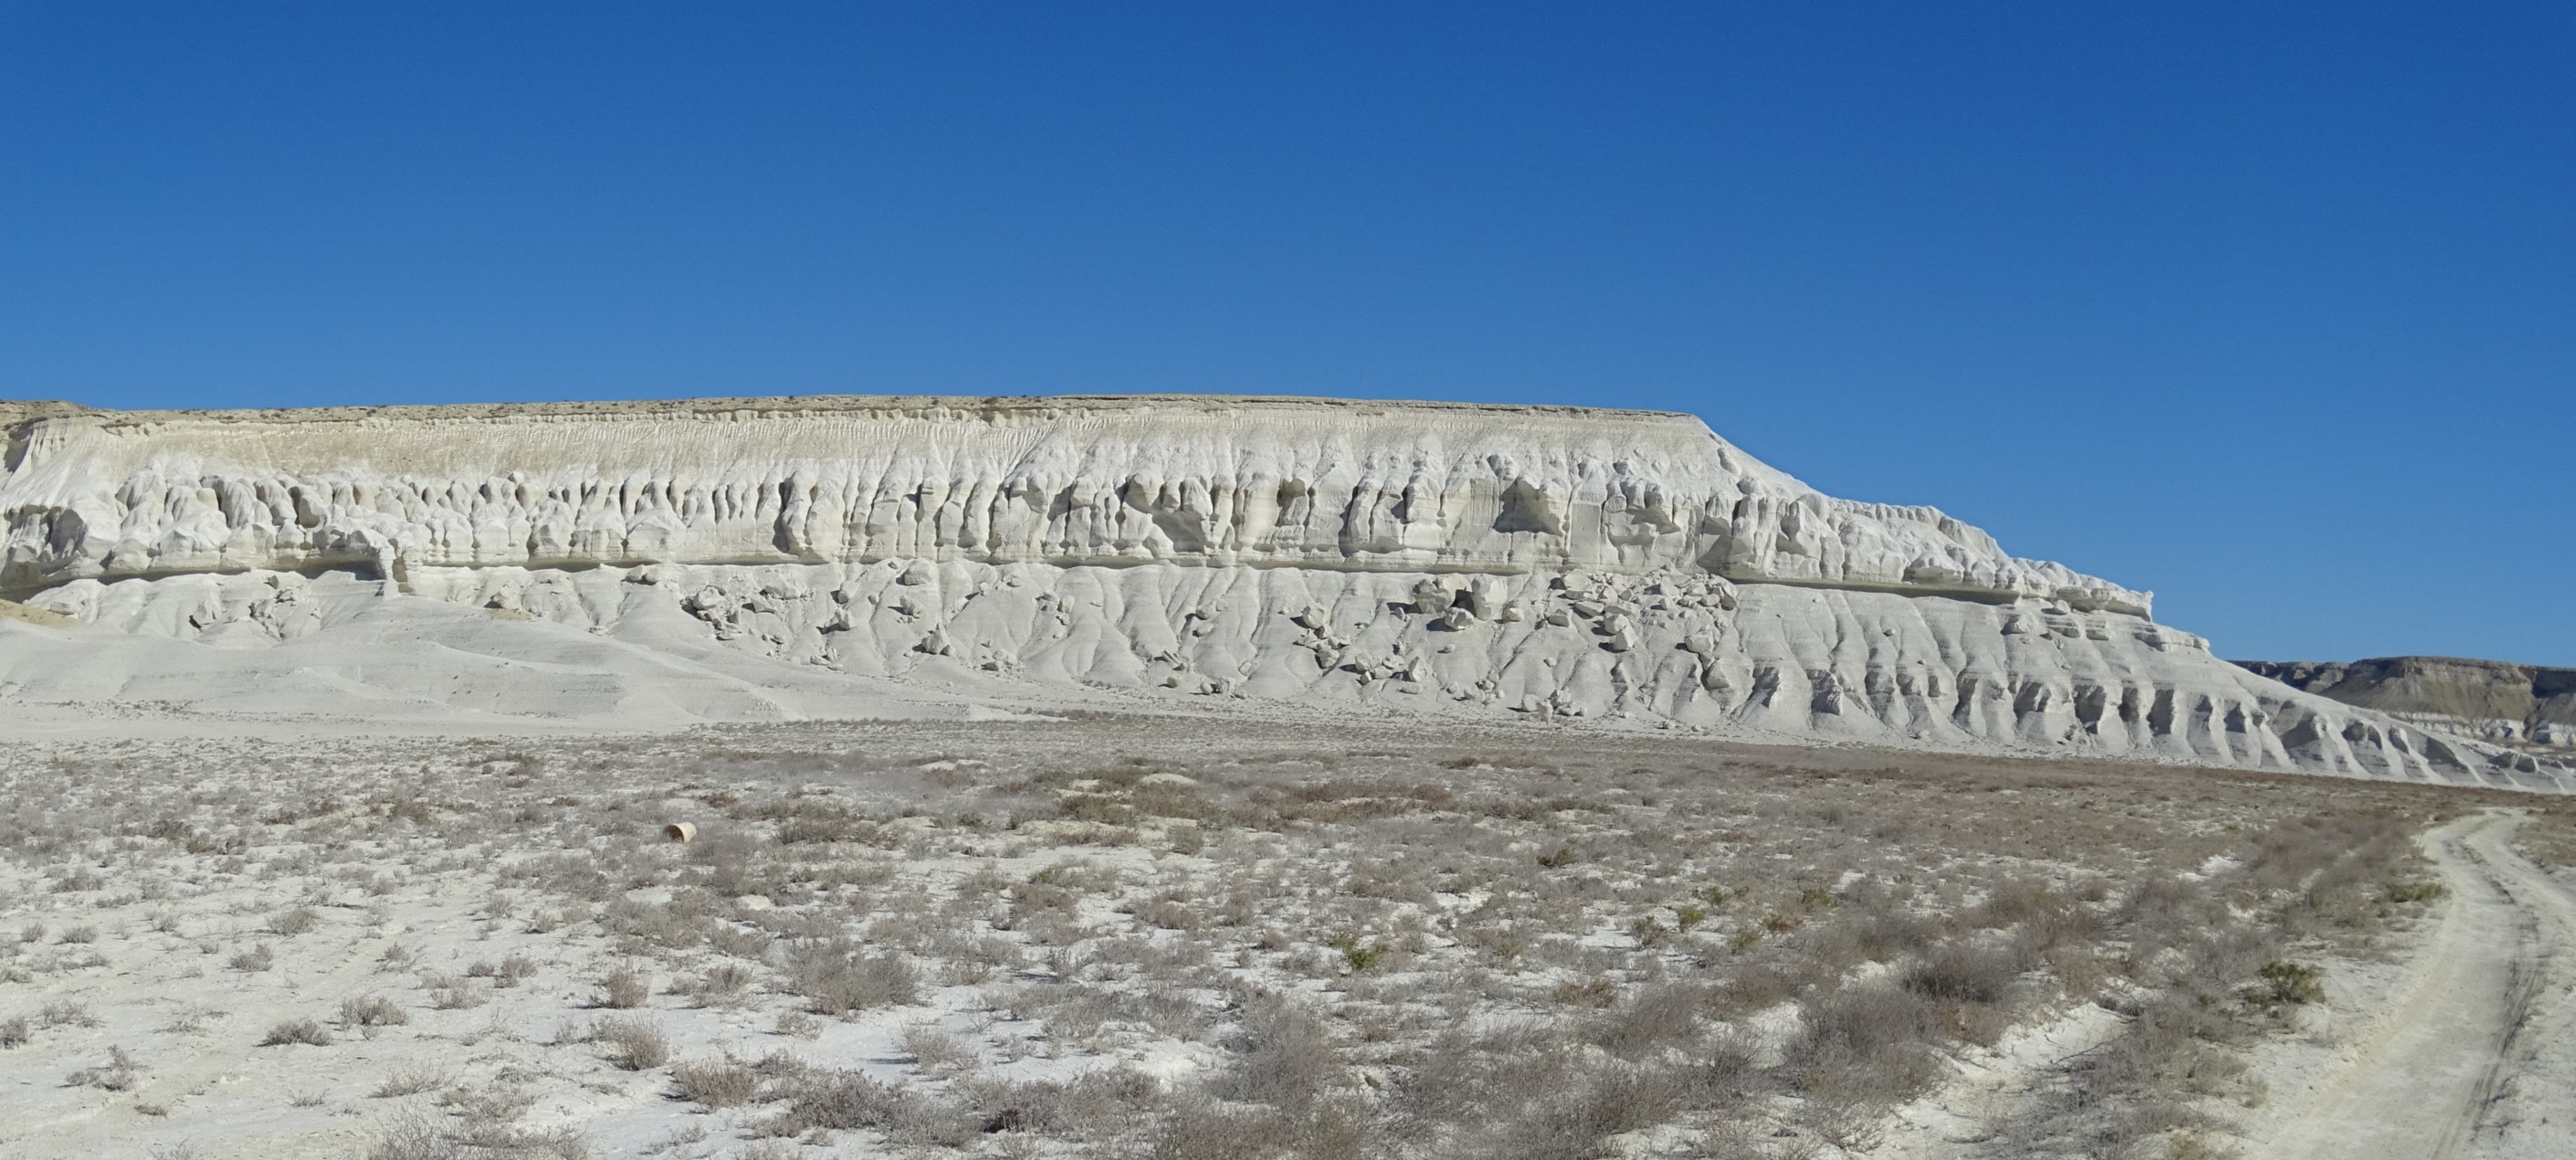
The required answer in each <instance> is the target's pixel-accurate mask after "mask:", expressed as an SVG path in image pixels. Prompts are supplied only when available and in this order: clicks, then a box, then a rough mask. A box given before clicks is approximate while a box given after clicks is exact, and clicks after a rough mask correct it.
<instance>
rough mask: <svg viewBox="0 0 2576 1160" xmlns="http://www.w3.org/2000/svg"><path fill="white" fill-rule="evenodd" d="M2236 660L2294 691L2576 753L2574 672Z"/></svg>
mask: <svg viewBox="0 0 2576 1160" xmlns="http://www.w3.org/2000/svg"><path fill="white" fill-rule="evenodd" d="M2236 663H2237V664H2239V665H2242V666H2244V668H2245V669H2246V670H2247V671H2249V672H2253V673H2256V674H2259V675H2262V676H2266V677H2270V678H2272V679H2273V680H2276V681H2279V682H2281V683H2282V684H2285V685H2288V686H2290V687H2291V688H2294V689H2303V690H2306V691H2307V692H2311V693H2316V694H2318V695H2320V696H2325V697H2331V698H2333V699H2335V700H2337V701H2341V702H2343V703H2345V704H2347V705H2360V706H2363V707H2365V708H2370V709H2377V710H2379V711H2381V712H2383V713H2387V714H2389V715H2391V716H2394V717H2399V718H2403V719H2407V720H2413V721H2417V722H2420V723H2422V724H2425V725H2429V726H2432V727H2433V728H2436V729H2441V730H2445V731H2449V732H2456V733H2462V734H2466V735H2468V736H2471V737H2483V738H2485V739H2487V740H2490V741H2497V742H2503V743H2506V744H2513V745H2526V746H2532V747H2536V748H2540V749H2543V750H2552V749H2576V669H2553V668H2547V667H2543V666H2540V665H2517V664H2510V663H2507V662H2504V661H2481V660H2469V659H2466V658H2462V657H2373V658H2371V659H2368V660H2359V661H2238V662H2236Z"/></svg>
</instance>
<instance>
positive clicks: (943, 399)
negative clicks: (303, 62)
mask: <svg viewBox="0 0 2576 1160" xmlns="http://www.w3.org/2000/svg"><path fill="white" fill-rule="evenodd" d="M1158 408H1161V409H1183V410H1194V411H1203V412H1222V411H1273V412H1306V413H1321V414H1336V413H1338V414H1346V415H1352V416H1368V415H1384V414H1392V413H1397V412H1433V413H1438V412H1450V413H1459V414H1481V415H1493V416H1525V417H1530V418H1541V417H1544V418H1552V419H1568V418H1589V419H1598V420H1606V421H1611V422H1639V421H1646V422H1655V421H1671V420H1684V421H1690V422H1697V421H1698V420H1697V417H1696V416H1693V415H1686V414H1683V413H1681V412H1677V411H1641V410H1629V409H1624V408H1615V407H1572V406H1545V405H1534V404H1522V403H1450V402H1431V401H1422V400H1392V399H1337V398H1326V397H1320V396H1305V395H1213V394H1211V395H1194V394H1147V395H993V396H974V395H763V396H754V397H747V398H729V399H727V398H717V399H668V400H619V401H601V402H589V401H572V400H566V401H560V402H538V403H441V404H406V405H389V406H380V407H279V408H266V409H244V410H163V411H113V410H105V409H101V408H96V407H85V406H82V405H80V404H78V403H69V402H61V401H54V400H46V401H18V400H0V424H7V425H13V426H14V425H16V424H19V423H25V422H30V421H34V420H40V419H57V418H72V417H77V416H97V417H100V418H103V419H106V420H108V421H109V422H112V423H119V424H122V423H153V422H169V421H173V420H195V421H214V422H229V423H337V422H354V421H360V420H366V419H429V420H438V419H509V418H520V417H527V418H544V417H551V416H567V417H573V416H578V417H583V418H610V417H623V416H630V415H631V416H639V417H644V416H650V417H661V418H676V417H684V416H700V415H703V416H738V415H741V414H744V413H752V414H761V415H797V414H847V413H853V412H857V413H873V414H906V413H925V414H927V413H937V412H943V411H944V412H969V413H985V414H1003V413H1010V414H1028V415H1047V414H1057V413H1060V414H1079V413H1083V412H1098V411H1117V410H1129V409H1134V410H1149V409H1158Z"/></svg>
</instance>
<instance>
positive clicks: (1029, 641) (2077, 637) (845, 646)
mask: <svg viewBox="0 0 2576 1160" xmlns="http://www.w3.org/2000/svg"><path fill="white" fill-rule="evenodd" d="M6 418H8V419H9V426H8V430H9V445H8V461H7V462H8V470H9V474H8V481H7V484H6V487H5V489H0V519H5V521H6V524H7V534H8V540H7V546H6V554H5V557H0V595H7V596H12V597H15V598H17V599H21V600H24V601H26V602H27V603H29V604H31V605H34V606H37V607H42V608H46V609H50V610H53V611H57V612H63V613H67V614H70V615H74V616H78V617H81V618H82V619H84V620H87V621H91V622H93V623H97V624H104V625H109V626H113V627H117V628H121V629H125V630H129V631H137V632H149V633H159V634H166V635H173V636H179V637H182V638H191V637H220V638H221V639H222V640H224V641H225V642H228V643H233V644H241V643H246V642H247V643H256V641H257V640H259V639H274V640H287V639H294V638H296V637H297V636H298V635H299V634H309V633H313V632H317V631H325V630H327V623H326V622H327V621H328V619H329V618H327V617H323V616H320V615H319V614H318V613H316V612H314V608H315V602H314V601H313V600H312V599H310V598H308V597H306V596H303V595H301V594H302V593H305V592H306V591H307V589H308V587H309V586H310V585H312V584H314V583H317V582H318V581H316V580H314V579H312V578H313V577H316V576H319V575H322V574H324V573H332V574H355V575H358V576H363V577H370V578H373V579H375V580H376V581H378V582H379V583H380V585H381V587H382V589H383V591H384V592H385V593H387V594H388V598H396V599H398V598H406V597H407V598H415V599H426V600H432V601H439V602H444V603H446V604H448V605H451V606H455V607H458V608H463V609H483V610H490V612H491V613H492V614H495V615H502V616H509V617H529V618H535V619H537V620H541V621H546V622H555V623H561V624H568V625H575V626H579V627H582V628H586V629H589V630H592V631H595V632H597V633H600V634H603V635H607V636H609V637H612V638H617V637H619V636H620V635H621V634H627V633H630V632H640V631H643V630H642V629H641V628H639V627H637V626H642V625H652V626H657V627H655V628H654V629H653V631H655V632H658V633H665V634H666V635H663V636H659V637H656V638H655V639H660V640H668V639H673V638H671V637H669V636H668V635H667V633H668V632H669V631H671V626H672V625H673V624H674V623H679V622H684V623H685V625H686V627H687V630H688V631H689V632H693V633H697V634H700V635H701V636H703V637H704V638H705V639H707V640H710V641H713V642H720V643H722V644H724V645H726V646H728V647H730V648H733V649H736V650H741V651H745V652H749V653H753V654H758V655H761V656H766V657H771V658H775V659H776V660H779V661H784V662H791V663H795V664H799V665H811V666H819V667H821V668H823V669H827V670H833V671H837V672H840V673H845V674H849V675H851V676H854V677H862V678H870V679H882V680H886V681H895V682H906V681H911V682H917V681H920V680H923V679H927V678H945V677H947V676H950V675H954V676H957V677H961V678H971V679H974V680H981V681H988V682H1006V683H1012V684H1015V685H1018V686H1026V687H1031V688H1046V687H1063V688H1071V687H1089V688H1091V689H1095V690H1098V689H1112V690H1139V691H1145V692H1148V693H1151V694H1156V695H1172V696H1188V695H1198V696H1209V695H1216V696H1228V697H1232V696H1248V697H1266V698H1296V699H1299V700H1302V701H1309V702H1313V701H1324V702H1350V703H1355V704H1370V703H1382V704H1386V705H1396V706H1406V707H1414V708H1424V707H1439V708H1443V709H1447V710H1452V711H1459V712H1483V713H1490V714H1496V715H1507V714H1519V715H1524V716H1536V717H1554V718H1562V717H1583V718H1591V719H1603V718H1609V719H1626V720H1631V721H1636V722H1641V723H1651V724H1657V725H1667V726H1684V727H1707V728H1712V729H1721V730H1734V731H1738V732H1745V733H1752V734H1757V735H1761V736H1772V737H1805V738H1814V737H1825V738H1835V739H1845V740H1851V741H1862V742H1895V743H1921V744H1934V745H1949V746H1955V745H1978V744H2001V745H2010V746H2016V747H2027V748H2041V749H2048V750H2052V751H2074V752H2092V753H2102V754H2125V755H2140V756H2152V757H2164V758H2173V759H2181V760H2190V761H2198V762H2207V763H2214V764H2223V765H2234V766H2248V767H2264V768H2281V769H2308V770H2317V771H2326V772H2339V773H2347V774H2356V775H2374V776H2393V777H2407V778H2416V779H2439V780H2463V781H2466V780H2497V781H2508V782H2518V783H2527V784H2533V785H2556V784H2558V782H2559V779H2560V778H2562V777H2563V776H2564V775H2563V771H2562V770H2560V769H2559V768H2558V767H2557V766H2555V765H2552V764H2550V763H2547V762H2539V761H2535V760H2533V759H2532V758H2531V757H2529V756H2528V755H2516V754H2509V753H2504V752H2501V751H2498V750H2495V749H2493V748H2491V747H2486V746H2481V745H2476V744H2473V743H2469V742H2464V741H2460V740H2457V739H2451V738H2445V737H2441V736H2437V735H2434V734H2430V733H2427V732H2426V731H2424V730H2422V729H2420V728H2414V727H2409V726H2406V725H2403V724H2400V723H2398V722H2395V721H2393V720H2390V719H2389V718H2386V717H2384V716H2382V715H2379V714H2376V713H2371V712H2367V711H2357V710H2355V709H2353V708H2351V707H2349V706H2345V705H2341V704H2338V703H2336V702H2334V701H2331V700H2327V699H2324V698H2320V697H2315V696H2310V695H2307V694H2303V693H2300V692H2297V691H2295V690H2291V689H2289V688H2286V687H2284V686H2282V685H2280V684H2278V683H2275V682H2272V681H2269V680H2265V679H2263V678H2261V677H2258V676H2256V675H2254V674H2251V673H2248V672H2246V671H2244V670H2242V669H2239V668H2236V667H2234V666H2231V665H2228V664H2226V663H2225V662H2222V661H2219V660H2216V659H2215V658H2213V657H2211V656H2210V655H2209V652H2208V650H2207V647H2206V645H2205V644H2204V643H2203V642H2202V641H2201V640H2200V639H2199V638H2197V637H2194V636H2192V635H2191V634H2189V633H2186V632H2181V631H2178V630H2175V629H2172V628H2168V627H2165V626H2162V625H2158V624H2156V623H2154V621H2153V620H2152V619H2151V616H2150V613H2151V605H2150V601H2149V598H2148V596H2147V595H2146V594H2144V593H2139V592H2133V591H2130V590H2128V589H2125V588H2122V587H2120V586H2118V585H2116V584H2112V583H2110V582H2108V581H2104V580H2099V579H2096V578H2093V577H2089V576H2084V575H2080V574H2077V573H2075V572H2072V571H2070V570H2068V569H2066V568H2064V567H2061V566H2059V565H2056V564H2050V563H2044V562H2039V561H2031V560H2022V559H2017V558H2014V557H2012V556H2010V555H2008V554H2006V553H2005V552H2004V551H2002V550H2001V548H1999V547H1998V546H1997V545H1996V544H1995V543H1994V541H1993V540H1992V538H1991V537H1989V536H1987V535H1986V534H1985V533H1983V532H1981V531H1979V530H1977V529H1975V528H1972V527H1969V526H1967V525H1965V524H1962V523H1960V522H1959V521H1957V520H1954V519H1951V518H1950V517H1948V516H1945V515H1943V514H1941V513H1940V512H1938V511H1935V510H1933V509H1930V508H1920V507H1894V506H1887V505H1878V504H1864V503H1854V502H1851V501H1846V500H1840V499H1834V498H1831V497H1828V496H1825V495H1822V494H1820V493H1818V492H1816V491H1815V490H1814V489H1812V488H1809V487H1807V486H1805V485H1803V484H1801V483H1799V482H1798V481H1796V480H1795V479H1792V478H1790V477H1789V476H1787V475H1785V474H1783V473H1781V472H1779V471H1777V470H1774V469H1772V468H1770V467H1768V466H1766V465H1764V464H1762V463H1760V462H1759V461H1757V460H1754V459H1753V458H1751V457H1750V456H1747V455H1745V454H1744V453H1743V452H1742V451H1740V450H1738V449H1736V448H1735V447H1733V446H1731V445H1729V444H1727V443H1726V442H1725V441H1724V440H1722V439H1719V438H1718V437H1717V436H1715V435H1714V434H1712V433H1711V432H1710V431H1709V430H1708V428H1707V427H1706V426H1705V425H1704V424H1702V423H1701V422H1700V421H1699V420H1697V419H1695V418H1692V417H1690V416H1686V415H1674V414H1656V413H1646V412H1627V411H1604V410H1594V409H1579V408H1547V407H1499V406H1469V405H1457V404H1381V403H1362V402H1347V401H1329V400H1292V399H1243V398H1222V397H1118V398H1045V399H956V398H830V399H750V400H708V401H695V402H687V403H670V404H613V405H610V404H603V405H579V404H573V405H548V406H498V407H433V408H381V409H366V410H357V409H351V410H322V411H286V412H168V413H144V412H133V413H100V412H92V411H86V410H82V409H78V408H70V407H64V406H61V405H19V406H18V409H17V411H16V413H15V414H14V415H11V416H6Z"/></svg>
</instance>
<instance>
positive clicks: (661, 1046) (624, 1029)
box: [589, 1015, 671, 1071]
mask: <svg viewBox="0 0 2576 1160" xmlns="http://www.w3.org/2000/svg"><path fill="white" fill-rule="evenodd" d="M589 1038H590V1040H591V1042H594V1043H604V1044H607V1045H608V1048H609V1055H608V1058H609V1062H611V1063H614V1064H616V1065H617V1067H618V1068H619V1069H620V1070H623V1071H649V1070H651V1069H653V1068H657V1067H660V1066H662V1065H663V1064H665V1063H668V1062H670V1061H671V1040H670V1037H669V1036H666V1035H664V1034H662V1028H661V1026H660V1025H658V1024H656V1023H654V1022H653V1021H652V1020H650V1019H647V1018H644V1017H643V1016H641V1015H623V1016H618V1017H616V1018H611V1019H602V1020H600V1021H599V1022H597V1023H594V1024H591V1026H590V1036H589Z"/></svg>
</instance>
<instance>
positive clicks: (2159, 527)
mask: <svg viewBox="0 0 2576 1160" xmlns="http://www.w3.org/2000/svg"><path fill="white" fill-rule="evenodd" d="M2571 61H2576V5H2570V4H2567V3H2565V2H2563V0H2560V2H2555V3H2532V4H2477V3H2469V4H2456V5H2384V4H2369V3H2359V4H2355V3H2340V4H2317V5H2307V6H2302V5H2283V4H2252V5H2248V4H2242V3H2226V4H2182V3H2157V4H2135V5H2127V6H2113V5H2103V4H2066V3H2046V4H2004V3H1974V4H1964V3H1963V4H1953V5H1937V4H1869V5H1861V4H1824V3H1816V4H1807V3H1800V4H1789V3H1779V4H1768V5H1758V6H1757V5H1732V4H1719V3H1698V4H1688V5H1673V6H1656V5H1643V4H1621V5H1574V4H1565V5H1557V6H1551V7H1538V6H1518V5H1504V4H1492V3H1476V4H1463V5H1457V6H1425V5H1383V4H1368V5H1348V6H1337V5H1327V4H1301V5H1294V6H1289V5H1280V6H1276V7H1271V8H1266V9H1256V8H1255V6H1252V5H1242V4H1208V3H1187V4H1169V5H1144V4H1035V3H1008V4H1004V3H994V4H966V3H941V4H924V5H919V6H891V7H890V6H870V5H857V4H849V5H810V6H806V5H779V4H768V5H715V4H688V5H678V4H668V5H663V4H639V3H624V4H614V5H580V4H568V3H540V4H508V5H472V4H464V3H439V4H376V3H366V4H357V3H342V2H333V3H322V4H291V3H278V2H268V3H261V4H254V5H217V4H185V5H155V4H67V3H42V4H39V3H26V2H7V3H0V395H6V396H10V397H20V398H25V397H38V398H69V399H74V400H78V401H81V402H85V403H90V404H95V405H102V406H113V407H150V406H174V407H175V406H186V407H234V406H255V405H289V404H294V405H301V404H325V403H366V402H443V401H462V400H496V399H559V398H617V397H668V396H686V395H698V394H777V393H805V392H879V391H897V392H955V393H970V394H1023V393H1058V392H1076V391H1247V392H1265V393H1294V394H1339V395H1361V396H1378V397H1417V398H1444V399H1477V400H1493V401H1511V402H1553V403H1590V404H1600V405H1607V406H1623V407H1651V408H1669V409H1676V410H1687V411H1693V412H1696V413H1698V414H1699V415H1701V416H1704V417H1705V418H1706V419H1707V420H1708V421H1709V423H1710V425H1712V426H1713V427H1715V428H1716V429H1717V430H1718V431H1719V432H1720V433H1721V434H1723V435H1725V436H1727V437H1728V438H1729V439H1732V440H1733V441H1735V442H1736V443H1738V444H1740V445H1742V446H1743V447H1744V448H1746V449H1747V450H1749V451H1751V452H1753V453H1754V454H1756V455H1758V456H1761V457H1763V458H1765V459H1767V460H1769V461H1771V462H1773V463H1775V464H1777V465H1779V466H1781V467H1783V468H1785V469H1787V470H1789V471H1792V472H1795V473H1797V474H1799V475H1801V476H1803V477H1805V478H1806V479H1807V480H1809V481H1810V482H1812V483H1814V484H1816V485H1817V486H1819V487H1822V488H1824V489H1825V490H1827V491H1830V492H1834V493H1836V494H1840V495H1847V496H1852V497H1855V498H1861V499H1872V500H1886V501H1893V502H1905V503H1931V504H1937V505H1939V506H1941V507H1943V508H1946V509H1948V510H1950V511H1952V512H1954V513H1956V514H1958V515H1960V516H1962V517H1965V518H1967V519H1969V520H1972V521H1975V522H1977V523H1980V524H1983V525H1984V526H1986V527H1988V528H1990V529H1992V530H1993V531H1994V532H1995V533H1996V534H1997V535H1998V536H1999V537H2000V538H2002V540H2003V542H2004V543H2005V545H2006V546H2007V547H2009V548H2011V549H2012V550H2014V551H2016V552H2018V553H2020V554H2023V555H2030V556H2039V557H2044V558H2051V559H2057V560H2062V561H2065V562H2067V563H2068V564H2070V565H2073V566H2074V567H2077V568H2079V569H2082V570H2085V571H2089V572H2095V573H2098V574H2101V575H2104V576H2108V577H2111V578H2114V579H2116V580H2119V581H2121V582H2123V583H2127V584H2130V585H2134V586H2140V587H2151V588H2154V589H2156V590H2158V591H2159V592H2160V593H2161V594H2162V599H2161V602H2160V606H2159V611H2160V614H2161V619H2164V620H2166V621H2169V622H2171V623H2175V624H2179V625H2183V626H2185V627H2188V628H2192V629H2194V630H2198V631H2202V632H2205V633H2207V634H2208V635H2210V636H2211V637H2213V638H2214V639H2215V641H2216V643H2217V646H2218V648H2219V651H2220V652H2221V653H2222V655H2229V656H2240V657H2303V658H2304V657H2319V658H2331V657H2350V656H2361V655H2377V654H2387V653H2398V652H2433V653H2454V654H2465V655H2477V656H2493V657H2502V658H2508V659H2518V660H2528V661H2538V662H2545V663H2558V664H2576V585H2571V575H2576V400H2571V398H2570V394H2569V391H2570V388H2571V387H2576V64H2571V63H2570V62H2571Z"/></svg>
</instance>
